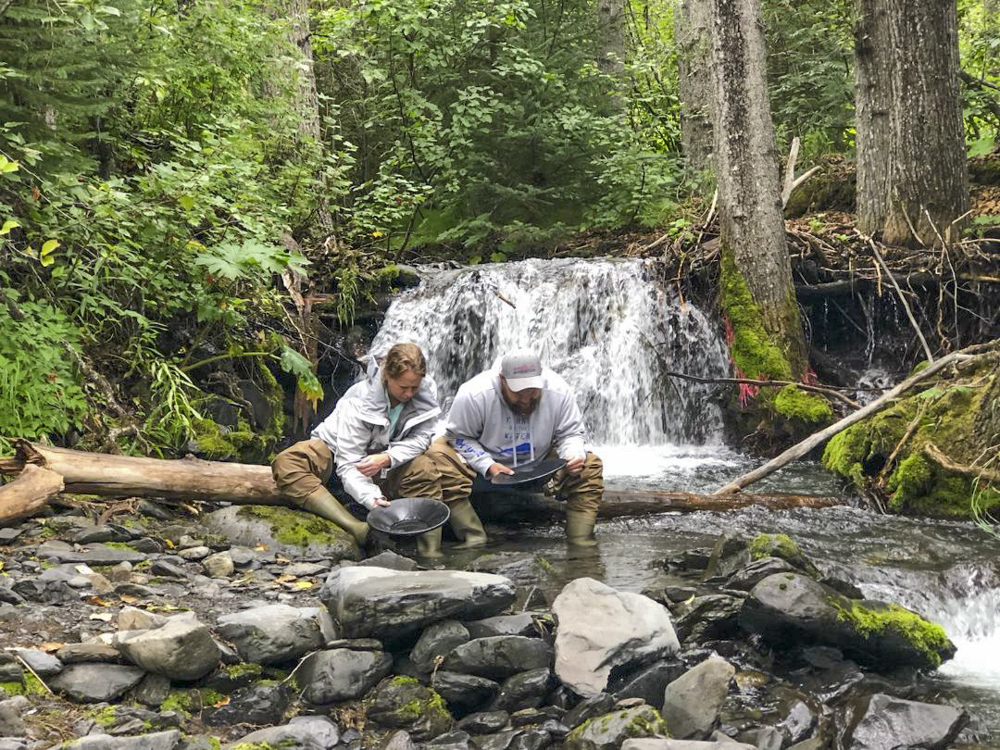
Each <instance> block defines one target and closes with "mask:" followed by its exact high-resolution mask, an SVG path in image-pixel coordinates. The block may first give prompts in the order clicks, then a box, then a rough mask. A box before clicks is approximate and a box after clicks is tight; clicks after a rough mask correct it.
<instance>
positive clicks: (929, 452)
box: [924, 443, 1000, 482]
mask: <svg viewBox="0 0 1000 750" xmlns="http://www.w3.org/2000/svg"><path fill="white" fill-rule="evenodd" d="M924 454H925V455H926V456H927V457H928V458H929V459H931V461H933V462H934V463H936V464H938V465H939V466H941V468H943V469H947V470H948V471H950V472H952V473H953V474H962V475H963V476H967V477H972V478H974V479H985V480H986V481H987V482H1000V471H994V470H993V469H984V468H981V467H979V466H965V465H963V464H957V463H955V462H954V461H952V460H951V459H950V458H948V457H947V456H946V455H945V454H944V453H942V452H941V449H940V448H938V447H937V446H936V445H934V443H928V444H927V445H925V446H924Z"/></svg>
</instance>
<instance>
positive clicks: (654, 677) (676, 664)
mask: <svg viewBox="0 0 1000 750" xmlns="http://www.w3.org/2000/svg"><path fill="white" fill-rule="evenodd" d="M686 671H687V667H686V666H684V663H683V662H681V661H680V660H677V659H663V660H661V661H658V662H656V663H655V664H651V665H650V666H648V667H643V668H642V669H640V670H639V671H637V672H633V673H630V674H626V675H623V676H622V677H621V678H619V679H616V680H614V681H613V682H612V685H611V687H610V690H611V693H612V695H613V696H614V698H615V700H617V701H620V700H624V699H625V698H642V699H643V700H644V701H645V702H646V703H648V704H649V705H651V706H655V707H656V708H661V707H662V706H663V691H664V690H666V688H667V685H669V684H670V683H671V682H673V681H674V680H676V679H677V678H678V677H680V676H681V675H682V674H684V673H685V672H686Z"/></svg>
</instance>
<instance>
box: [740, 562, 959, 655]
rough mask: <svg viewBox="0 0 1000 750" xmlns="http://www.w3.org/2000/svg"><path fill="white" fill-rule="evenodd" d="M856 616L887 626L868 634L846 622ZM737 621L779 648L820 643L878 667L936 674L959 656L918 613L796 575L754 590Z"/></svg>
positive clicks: (779, 577)
mask: <svg viewBox="0 0 1000 750" xmlns="http://www.w3.org/2000/svg"><path fill="white" fill-rule="evenodd" d="M853 612H861V613H862V614H861V617H862V618H863V620H874V621H876V622H877V621H878V619H877V618H879V617H882V618H886V619H884V620H883V622H884V623H885V624H884V625H883V626H882V629H881V630H874V629H869V630H868V632H864V631H863V629H862V627H859V625H856V624H854V623H855V621H854V620H853V619H852V618H851V617H850V616H845V614H849V613H853ZM863 620H862V622H863ZM739 621H740V626H741V627H742V628H744V629H745V630H748V631H750V632H752V633H759V634H760V635H761V636H762V637H763V638H764V640H765V641H767V642H768V643H770V644H771V645H772V646H775V647H777V648H784V647H787V646H788V645H789V644H801V643H802V642H810V641H813V642H819V643H821V644H824V645H830V646H836V647H838V648H841V649H843V650H844V651H845V652H849V653H850V654H851V656H853V657H854V658H856V659H857V660H858V661H861V662H864V663H866V664H868V665H871V666H874V667H882V668H885V667H901V666H912V667H918V668H923V669H933V668H936V667H937V666H939V665H940V663H941V662H942V661H944V660H947V659H950V658H951V657H952V656H954V655H955V645H954V644H953V643H952V642H951V641H950V640H949V639H948V636H947V635H945V632H944V630H942V629H941V628H940V627H939V626H937V625H934V624H932V623H929V622H927V621H926V620H924V619H923V618H921V617H920V616H919V615H917V614H916V613H914V612H911V611H910V610H908V609H905V608H903V607H900V606H898V605H895V604H886V603H885V602H878V601H873V600H867V599H862V600H856V599H847V598H846V597H844V596H841V595H840V594H839V593H837V592H836V591H834V590H833V589H831V588H829V587H827V586H824V585H823V584H821V583H819V582H817V581H814V580H813V579H811V578H809V577H807V576H804V575H799V574H797V573H781V574H778V575H773V576H769V577H767V578H765V579H764V580H763V581H761V582H760V583H758V584H757V585H756V586H754V588H753V590H752V591H751V592H750V596H749V597H748V598H747V599H746V601H745V602H744V603H743V608H742V609H741V610H740V618H739ZM896 621H902V622H903V623H904V627H905V628H910V629H912V631H913V632H914V633H915V634H916V636H915V637H908V636H907V635H906V633H905V632H904V631H903V630H900V629H899V628H897V627H896V626H895V625H893V624H892V623H893V622H896Z"/></svg>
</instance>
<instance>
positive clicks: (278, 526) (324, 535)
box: [237, 505, 355, 548]
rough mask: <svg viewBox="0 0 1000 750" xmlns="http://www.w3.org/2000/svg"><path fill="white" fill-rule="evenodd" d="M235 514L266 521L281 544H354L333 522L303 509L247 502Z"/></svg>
mask: <svg viewBox="0 0 1000 750" xmlns="http://www.w3.org/2000/svg"><path fill="white" fill-rule="evenodd" d="M237 515H239V516H241V517H243V518H258V519H261V520H263V521H267V523H268V524H269V525H270V527H271V533H272V534H273V535H274V538H275V539H277V540H278V541H279V542H281V543H283V544H290V545H294V546H296V547H303V548H305V547H308V546H309V545H310V544H316V545H321V546H333V545H342V544H344V543H348V542H349V543H350V544H352V545H353V544H354V543H355V542H354V537H352V536H351V535H350V534H348V533H347V532H346V531H344V530H343V529H342V528H340V527H339V526H338V525H337V524H335V523H334V522H333V521H328V520H326V519H325V518H320V517H319V516H315V515H313V514H312V513H306V512H304V511H296V510H292V509H291V508H285V507H282V506H274V505H247V506H244V507H242V508H240V510H239V511H238V513H237Z"/></svg>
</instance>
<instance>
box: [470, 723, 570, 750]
mask: <svg viewBox="0 0 1000 750" xmlns="http://www.w3.org/2000/svg"><path fill="white" fill-rule="evenodd" d="M475 742H476V747H478V748H479V750H542V748H544V747H548V746H549V745H550V744H552V738H551V736H550V735H549V733H548V732H546V731H544V730H542V729H535V728H531V729H514V730H511V731H509V732H500V733H499V734H492V735H487V736H485V737H479V738H477V739H476V741H475Z"/></svg>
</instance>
